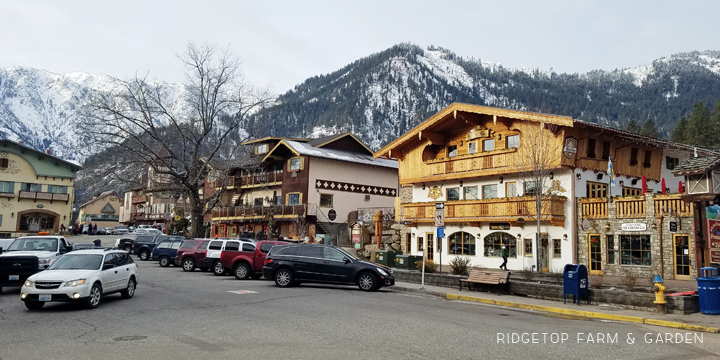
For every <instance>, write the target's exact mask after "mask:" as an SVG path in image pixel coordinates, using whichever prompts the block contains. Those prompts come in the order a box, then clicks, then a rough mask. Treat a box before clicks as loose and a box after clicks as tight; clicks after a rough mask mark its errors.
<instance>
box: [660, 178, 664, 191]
mask: <svg viewBox="0 0 720 360" xmlns="http://www.w3.org/2000/svg"><path fill="white" fill-rule="evenodd" d="M660 185H661V186H662V194H663V195H665V178H663V179H662V182H661V183H660Z"/></svg>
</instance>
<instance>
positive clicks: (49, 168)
mask: <svg viewBox="0 0 720 360" xmlns="http://www.w3.org/2000/svg"><path fill="white" fill-rule="evenodd" d="M0 150H2V151H3V152H10V153H14V154H16V155H18V156H20V157H22V158H24V159H25V160H26V161H27V162H28V163H30V166H32V167H33V170H35V175H37V176H52V177H60V178H70V179H74V178H75V176H76V174H75V173H77V172H78V171H80V170H82V166H80V165H78V164H77V163H74V162H70V161H67V160H63V159H61V158H59V157H57V156H53V155H52V154H49V153H48V152H47V151H46V152H43V151H39V150H36V149H33V148H31V147H29V146H27V145H25V144H21V143H17V142H15V141H12V140H8V139H0ZM29 154H33V155H34V156H27V155H29ZM58 165H63V166H58Z"/></svg>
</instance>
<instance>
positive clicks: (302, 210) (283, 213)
mask: <svg viewBox="0 0 720 360" xmlns="http://www.w3.org/2000/svg"><path fill="white" fill-rule="evenodd" d="M308 205H312V204H298V205H272V206H233V207H226V208H223V209H215V210H213V211H212V220H235V219H238V220H239V219H266V218H267V216H269V215H270V209H272V211H273V217H275V218H278V217H295V216H298V215H306V212H307V213H308V214H307V215H312V214H310V212H309V211H307V210H308Z"/></svg>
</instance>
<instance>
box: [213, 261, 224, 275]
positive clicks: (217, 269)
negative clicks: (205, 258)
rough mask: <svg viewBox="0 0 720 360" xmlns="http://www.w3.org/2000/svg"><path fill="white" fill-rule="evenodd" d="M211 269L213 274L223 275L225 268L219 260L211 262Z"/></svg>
mask: <svg viewBox="0 0 720 360" xmlns="http://www.w3.org/2000/svg"><path fill="white" fill-rule="evenodd" d="M212 271H213V274H215V276H222V275H225V268H224V267H223V266H222V263H220V261H219V260H218V261H215V262H214V263H213V266H212Z"/></svg>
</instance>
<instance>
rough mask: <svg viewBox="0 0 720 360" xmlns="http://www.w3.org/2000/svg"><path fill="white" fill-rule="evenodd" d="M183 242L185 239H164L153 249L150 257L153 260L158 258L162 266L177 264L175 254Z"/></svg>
mask: <svg viewBox="0 0 720 360" xmlns="http://www.w3.org/2000/svg"><path fill="white" fill-rule="evenodd" d="M183 242H184V240H183V239H172V240H163V241H161V242H159V243H158V244H157V246H155V248H154V249H153V250H152V252H151V253H150V258H151V259H153V261H155V260H157V261H158V263H159V264H160V266H162V267H168V266H170V264H175V255H176V254H177V251H178V249H180V245H182V243H183Z"/></svg>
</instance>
